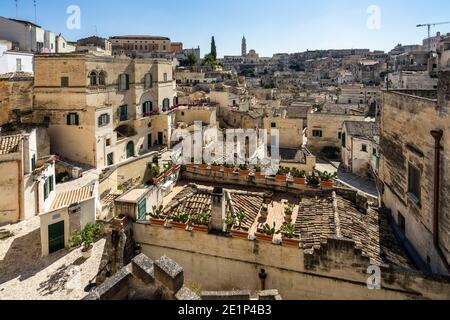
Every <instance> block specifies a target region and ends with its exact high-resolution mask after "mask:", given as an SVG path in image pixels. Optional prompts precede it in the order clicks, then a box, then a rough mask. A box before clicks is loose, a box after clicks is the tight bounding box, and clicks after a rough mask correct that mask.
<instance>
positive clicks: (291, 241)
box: [282, 237, 300, 248]
mask: <svg viewBox="0 0 450 320" xmlns="http://www.w3.org/2000/svg"><path fill="white" fill-rule="evenodd" d="M282 245H283V246H288V247H297V248H299V247H300V240H296V239H289V238H285V237H283V238H282Z"/></svg>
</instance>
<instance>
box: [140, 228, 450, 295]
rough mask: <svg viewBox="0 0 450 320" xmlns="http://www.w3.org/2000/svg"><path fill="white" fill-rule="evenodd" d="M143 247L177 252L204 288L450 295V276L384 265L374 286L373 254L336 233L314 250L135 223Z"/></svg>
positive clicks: (189, 276) (189, 277)
mask: <svg viewBox="0 0 450 320" xmlns="http://www.w3.org/2000/svg"><path fill="white" fill-rule="evenodd" d="M133 230H134V236H135V240H136V242H137V243H139V244H140V245H141V247H142V252H143V253H144V254H146V255H148V256H149V257H150V258H153V259H156V258H157V257H159V256H161V255H167V256H168V257H173V258H176V260H177V262H178V263H179V264H180V265H182V266H183V269H184V274H185V278H186V281H187V282H188V283H189V284H193V285H194V286H195V287H197V288H200V289H201V290H203V291H232V290H250V291H258V290H261V289H262V287H261V279H260V278H259V274H260V272H261V270H262V269H264V270H265V273H266V274H267V278H266V280H265V288H267V289H278V290H279V293H280V295H281V296H282V297H283V299H373V300H378V299H392V300H397V299H400V300H403V299H450V280H449V279H447V278H439V279H438V278H434V277H428V276H425V275H423V274H421V273H416V272H410V271H404V270H396V269H392V268H387V267H385V266H382V268H381V269H382V273H381V278H382V281H381V286H382V288H381V289H380V290H369V289H368V287H367V280H368V277H369V276H370V275H368V274H367V269H368V267H369V266H370V261H369V259H368V258H367V257H366V256H365V255H364V254H363V253H362V252H361V250H360V249H358V248H357V247H356V246H355V243H354V242H353V241H351V240H346V239H342V238H330V239H328V241H327V242H324V243H323V244H322V245H321V246H320V247H317V248H315V249H314V250H309V251H308V250H306V251H305V250H302V249H299V248H296V247H289V246H279V245H274V244H272V243H271V242H266V241H250V240H245V239H237V238H230V237H224V236H218V235H211V234H207V233H203V232H188V231H185V230H182V229H171V228H165V227H162V226H156V225H150V224H142V223H135V224H134V225H133Z"/></svg>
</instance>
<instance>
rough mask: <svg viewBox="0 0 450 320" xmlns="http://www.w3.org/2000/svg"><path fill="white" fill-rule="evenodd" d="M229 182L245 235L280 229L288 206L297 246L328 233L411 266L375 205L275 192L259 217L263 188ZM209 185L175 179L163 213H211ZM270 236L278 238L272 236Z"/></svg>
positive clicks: (345, 195)
mask: <svg viewBox="0 0 450 320" xmlns="http://www.w3.org/2000/svg"><path fill="white" fill-rule="evenodd" d="M236 189H238V188H233V186H227V187H225V188H224V193H225V194H228V195H229V197H225V198H226V199H227V200H226V201H227V204H226V213H227V215H230V214H231V213H236V212H238V211H240V210H242V212H244V214H245V219H244V221H243V224H242V229H243V230H244V231H246V232H248V234H249V235H250V238H251V237H252V236H253V235H255V234H256V233H257V232H261V231H262V230H261V229H262V227H263V225H264V224H266V223H267V224H269V225H270V226H272V225H273V223H275V226H276V229H277V230H279V229H280V228H281V227H282V225H283V224H284V223H285V214H284V209H285V208H286V206H287V204H293V205H294V210H293V214H292V223H293V224H294V226H295V234H296V237H297V239H298V240H300V247H301V248H302V249H305V250H306V249H313V248H317V247H318V246H320V245H321V243H322V242H323V241H326V240H327V239H328V238H330V237H338V238H342V239H348V240H353V241H354V242H355V244H356V246H357V247H358V248H360V249H361V250H362V252H363V254H365V255H367V256H368V257H369V258H370V259H371V262H372V263H375V264H378V265H381V264H388V265H395V266H398V267H401V268H406V269H415V266H414V265H413V263H412V262H411V260H410V259H409V258H408V256H407V254H406V252H405V251H404V249H403V247H402V246H401V245H400V243H399V242H398V241H397V240H396V238H395V236H394V234H393V231H392V229H391V227H390V226H389V222H388V216H387V214H385V213H380V212H378V211H377V210H375V209H372V208H368V209H365V208H364V206H363V207H358V206H357V204H356V202H355V201H356V193H353V192H349V191H348V190H343V191H342V192H339V190H336V191H334V192H329V193H328V194H326V193H323V192H320V193H317V194H313V193H311V194H305V195H297V196H295V195H291V194H287V193H281V192H279V193H275V194H274V197H273V201H272V203H271V204H269V205H268V215H267V217H263V216H262V215H261V212H260V210H261V208H262V207H263V206H264V198H263V196H264V190H261V189H257V188H248V189H247V190H242V188H239V189H240V190H236ZM212 192H213V187H212V186H211V185H208V184H206V183H205V184H202V185H197V184H192V183H187V182H186V181H180V182H179V183H178V184H177V186H176V187H175V188H174V189H173V191H172V193H171V194H169V197H170V199H171V200H170V201H169V202H168V203H167V204H166V207H165V210H164V212H165V213H166V215H170V214H173V213H188V214H189V215H194V214H196V213H200V212H202V213H207V214H211V202H212ZM274 239H278V240H281V235H280V234H277V235H275V236H274Z"/></svg>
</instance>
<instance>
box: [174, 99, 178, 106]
mask: <svg viewBox="0 0 450 320" xmlns="http://www.w3.org/2000/svg"><path fill="white" fill-rule="evenodd" d="M173 105H174V106H176V105H178V97H173Z"/></svg>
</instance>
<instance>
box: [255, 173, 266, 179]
mask: <svg viewBox="0 0 450 320" xmlns="http://www.w3.org/2000/svg"><path fill="white" fill-rule="evenodd" d="M255 177H257V178H264V173H262V172H255Z"/></svg>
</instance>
